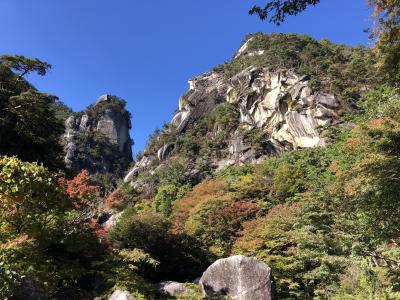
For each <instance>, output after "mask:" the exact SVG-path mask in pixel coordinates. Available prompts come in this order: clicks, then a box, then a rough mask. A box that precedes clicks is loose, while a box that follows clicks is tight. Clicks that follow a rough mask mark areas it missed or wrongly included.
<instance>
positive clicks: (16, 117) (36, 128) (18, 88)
mask: <svg viewBox="0 0 400 300" xmlns="http://www.w3.org/2000/svg"><path fill="white" fill-rule="evenodd" d="M49 67H50V65H48V64H47V63H44V62H41V61H39V60H37V59H28V58H25V57H22V56H9V55H8V56H1V57H0V75H1V76H0V136H1V139H0V154H3V155H18V157H20V158H21V159H23V160H25V161H39V162H42V163H45V164H46V165H47V166H48V167H51V168H52V169H57V168H62V167H63V163H62V146H61V144H60V140H61V135H62V134H63V132H64V127H63V124H62V121H61V119H59V118H57V117H56V115H55V109H54V106H55V105H56V100H57V97H55V96H53V95H49V94H44V93H40V92H38V91H37V90H36V89H35V88H34V87H33V86H31V85H30V84H29V83H28V82H27V81H26V80H25V79H24V78H23V76H24V75H26V74H28V73H30V72H37V73H38V74H39V75H44V74H45V73H46V70H47V69H48V68H49ZM10 68H12V69H13V70H15V71H18V72H20V73H19V74H14V73H13V72H12V71H11V69H10Z"/></svg>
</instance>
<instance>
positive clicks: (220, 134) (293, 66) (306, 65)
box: [125, 34, 372, 187]
mask: <svg viewBox="0 0 400 300" xmlns="http://www.w3.org/2000/svg"><path fill="white" fill-rule="evenodd" d="M365 51H366V50H363V49H358V48H351V47H345V46H341V45H336V44H333V43H331V42H329V41H321V42H318V41H316V40H314V39H312V38H310V37H308V36H302V35H283V34H272V35H263V34H255V35H252V36H250V37H248V38H246V40H245V42H244V44H243V45H242V46H241V47H240V48H239V50H238V51H237V53H236V54H235V56H234V57H233V59H232V61H231V62H229V63H225V64H223V65H220V66H217V67H215V68H214V69H213V70H211V71H208V72H206V73H204V74H201V75H199V76H196V77H194V78H192V79H190V80H189V89H188V91H187V92H186V93H185V94H184V95H182V96H181V97H180V99H179V104H178V110H177V112H176V114H175V115H174V116H173V118H172V120H171V122H170V123H169V124H167V125H166V126H165V127H164V129H163V130H161V131H158V132H157V133H155V134H154V135H153V136H152V137H151V139H150V140H149V142H148V145H147V147H146V149H145V150H144V152H143V155H142V156H141V157H139V159H138V160H137V162H136V164H135V166H134V167H133V168H132V169H131V170H130V171H129V172H128V174H127V175H126V177H125V181H126V182H131V183H132V184H133V185H134V186H153V187H154V186H157V182H156V181H157V176H153V175H157V173H158V172H162V170H163V169H164V168H167V167H168V166H170V165H171V164H172V165H173V164H176V163H177V161H178V163H179V164H181V165H183V166H184V168H185V169H186V173H185V176H186V177H187V178H193V180H194V181H197V180H201V179H202V178H204V177H207V176H208V175H209V174H211V173H212V172H213V171H214V170H218V169H221V168H224V167H226V166H230V165H237V164H244V163H257V162H260V161H261V160H263V159H264V157H265V156H266V155H280V154H282V153H283V152H285V151H290V150H294V149H299V148H313V147H321V146H325V145H326V144H327V143H329V142H330V140H329V129H330V128H332V127H340V126H347V125H349V124H346V122H345V120H344V119H343V118H342V116H343V113H345V112H349V111H352V110H356V109H357V105H356V101H357V99H358V97H359V95H360V93H362V91H363V90H365V86H366V85H367V84H368V83H369V82H370V81H371V80H372V79H371V80H370V79H367V80H364V79H362V80H360V81H355V80H354V78H353V77H352V76H351V72H352V70H354V61H356V60H357V59H358V57H359V56H360V55H368V54H367V52H365ZM327 66H330V67H328V69H327ZM368 68H369V67H368V66H366V68H365V69H364V68H360V69H357V72H362V73H365V76H366V77H365V78H369V77H368V76H369V75H368V74H370V70H369V69H368ZM332 70H334V71H332ZM371 74H372V73H371ZM371 82H372V81H371ZM150 177H151V178H153V179H151V180H153V181H154V182H153V183H151V184H147V183H148V182H146V180H148V178H150ZM146 178H147V179H146Z"/></svg>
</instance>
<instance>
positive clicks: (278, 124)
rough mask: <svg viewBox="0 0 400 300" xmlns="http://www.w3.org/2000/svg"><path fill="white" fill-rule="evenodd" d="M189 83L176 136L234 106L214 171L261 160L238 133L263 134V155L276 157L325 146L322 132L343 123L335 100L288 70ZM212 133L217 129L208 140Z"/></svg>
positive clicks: (208, 76)
mask: <svg viewBox="0 0 400 300" xmlns="http://www.w3.org/2000/svg"><path fill="white" fill-rule="evenodd" d="M247 46H248V44H244V45H243V46H242V48H241V49H240V50H239V51H238V55H249V53H248V49H247ZM189 83H190V90H189V91H190V92H189V93H187V94H186V95H185V97H181V98H180V100H179V110H178V112H177V113H176V115H175V116H174V117H173V119H172V121H171V123H170V125H172V127H175V129H176V132H177V133H178V134H183V133H184V132H185V130H186V129H187V128H188V127H189V126H190V125H191V124H193V123H195V122H197V121H198V120H200V119H201V118H202V117H203V116H208V115H213V114H215V109H216V108H217V107H218V106H219V105H221V104H223V103H226V102H228V103H231V104H233V105H234V106H235V108H236V109H237V111H238V112H239V126H238V127H237V129H236V131H235V132H233V134H232V135H231V136H230V140H228V141H227V143H226V145H227V146H226V148H225V149H223V150H222V151H221V154H220V155H217V156H218V157H217V156H216V157H215V158H214V160H213V161H212V162H211V165H212V166H213V167H215V168H223V167H225V166H229V165H234V164H241V163H257V162H258V161H260V160H261V157H260V156H259V154H257V153H256V152H255V151H254V150H253V149H250V148H251V147H250V146H249V145H246V144H245V143H244V140H243V134H242V136H240V132H243V130H244V131H246V130H253V129H258V130H260V131H262V132H263V133H265V141H264V143H263V144H264V147H265V149H264V150H265V151H264V152H265V153H268V154H280V153H282V152H283V151H286V150H292V149H296V148H312V147H319V146H324V145H325V144H326V143H327V141H326V139H325V138H324V137H323V135H322V133H323V132H324V130H325V129H326V128H327V127H329V126H334V125H338V124H340V123H342V120H341V119H340V117H339V116H338V110H339V109H340V108H341V107H340V102H339V100H338V99H337V97H336V96H335V95H332V94H327V93H324V92H321V91H315V90H313V88H312V87H311V86H310V84H309V78H308V77H307V76H300V75H299V74H296V73H294V72H293V71H291V70H278V71H275V72H272V71H270V70H269V69H268V68H266V67H249V68H247V69H245V70H243V71H241V72H239V73H238V74H236V75H235V76H233V77H232V78H230V79H229V80H227V79H226V78H224V74H223V73H222V72H219V71H211V72H207V73H205V74H203V75H200V76H198V77H195V78H193V79H191V80H190V81H189ZM217 132H218V128H216V129H214V130H213V132H211V133H210V136H213V135H214V136H215V134H217ZM169 147H171V145H163V147H161V148H160V149H159V150H158V152H157V156H156V157H154V158H155V159H157V158H158V160H159V161H160V162H162V161H164V160H165V159H168V155H169V152H170V148H169ZM265 153H264V154H265ZM146 160H147V159H146ZM149 160H150V159H149ZM146 167H147V165H146V166H144V161H140V162H138V163H137V164H136V166H135V167H134V168H133V169H132V170H131V171H130V172H129V174H128V175H127V177H126V178H125V181H127V182H128V181H131V180H134V178H135V177H136V176H137V174H138V173H139V172H141V171H142V170H145V169H146ZM149 171H150V173H151V172H152V171H154V170H149Z"/></svg>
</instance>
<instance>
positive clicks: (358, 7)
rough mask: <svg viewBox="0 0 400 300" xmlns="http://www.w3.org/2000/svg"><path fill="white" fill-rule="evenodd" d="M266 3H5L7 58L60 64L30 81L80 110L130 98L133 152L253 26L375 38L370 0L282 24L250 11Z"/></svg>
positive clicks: (2, 23)
mask: <svg viewBox="0 0 400 300" xmlns="http://www.w3.org/2000/svg"><path fill="white" fill-rule="evenodd" d="M262 2H263V1H257V0H254V1H252V0H250V1H249V0H200V1H195V0H142V1H140V0H0V54H22V55H25V56H28V57H37V58H39V59H42V60H45V61H47V62H49V63H51V64H52V65H53V69H52V70H51V71H50V72H49V73H48V74H47V75H46V76H45V77H43V78H42V77H39V76H34V77H32V76H31V77H30V78H29V79H30V80H31V82H33V83H34V85H35V86H36V87H37V88H39V89H40V90H41V91H44V92H48V93H52V94H55V95H57V96H58V97H59V98H60V99H61V100H62V101H63V102H65V103H66V104H67V105H68V106H70V107H72V108H73V110H75V111H78V110H82V109H84V108H85V107H86V106H87V105H89V104H91V103H93V102H94V101H95V100H96V99H97V97H98V96H100V95H101V94H105V93H107V94H113V95H117V96H119V97H121V98H124V99H126V100H127V102H128V109H129V111H130V112H131V113H132V117H133V118H132V124H133V128H132V136H133V138H134V140H135V146H134V152H137V151H139V150H142V149H143V148H144V145H145V143H146V140H147V137H148V136H149V134H150V133H151V132H153V130H154V129H155V128H157V127H161V126H162V125H163V123H165V122H168V121H169V120H170V119H171V117H172V114H173V112H174V110H175V109H176V107H177V103H178V98H179V96H180V95H181V94H182V93H183V92H185V90H186V89H187V88H188V85H187V80H188V79H189V78H191V77H193V76H195V75H198V74H201V73H203V72H205V71H208V70H209V69H211V68H212V67H214V66H216V65H218V64H220V63H223V62H224V61H226V60H229V59H230V58H231V57H232V55H233V54H234V52H235V51H236V50H237V49H238V48H239V46H240V44H241V42H242V40H243V37H244V36H245V35H246V34H247V33H251V32H260V31H261V32H290V33H305V34H309V35H311V36H313V37H315V38H317V39H320V38H328V39H330V40H332V41H335V42H338V43H344V44H351V45H356V44H358V43H363V44H368V42H369V41H368V38H367V34H365V33H363V29H364V28H367V27H368V25H369V23H370V20H369V10H368V8H367V0H321V2H322V3H321V4H320V5H318V6H316V7H313V8H310V9H308V10H307V11H306V12H304V13H302V14H301V15H299V16H296V17H290V18H288V19H287V22H286V23H284V24H283V25H281V26H280V27H276V26H273V25H271V24H269V23H263V22H261V21H259V20H258V19H257V18H256V17H255V16H253V17H251V16H248V14H247V11H248V10H249V8H250V7H251V6H252V5H254V4H255V3H262Z"/></svg>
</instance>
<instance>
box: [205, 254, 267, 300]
mask: <svg viewBox="0 0 400 300" xmlns="http://www.w3.org/2000/svg"><path fill="white" fill-rule="evenodd" d="M200 286H201V288H202V290H203V295H204V296H209V295H212V294H213V293H216V294H220V295H229V296H230V297H231V298H232V299H237V300H271V299H273V284H272V275H271V269H270V268H269V267H268V266H267V265H266V264H264V263H262V262H260V261H258V260H257V259H255V258H252V257H245V256H241V255H238V256H231V257H229V258H224V259H219V260H217V261H216V262H214V263H213V264H212V265H211V266H210V267H208V269H207V270H206V271H205V272H204V273H203V276H202V277H201V279H200Z"/></svg>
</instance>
